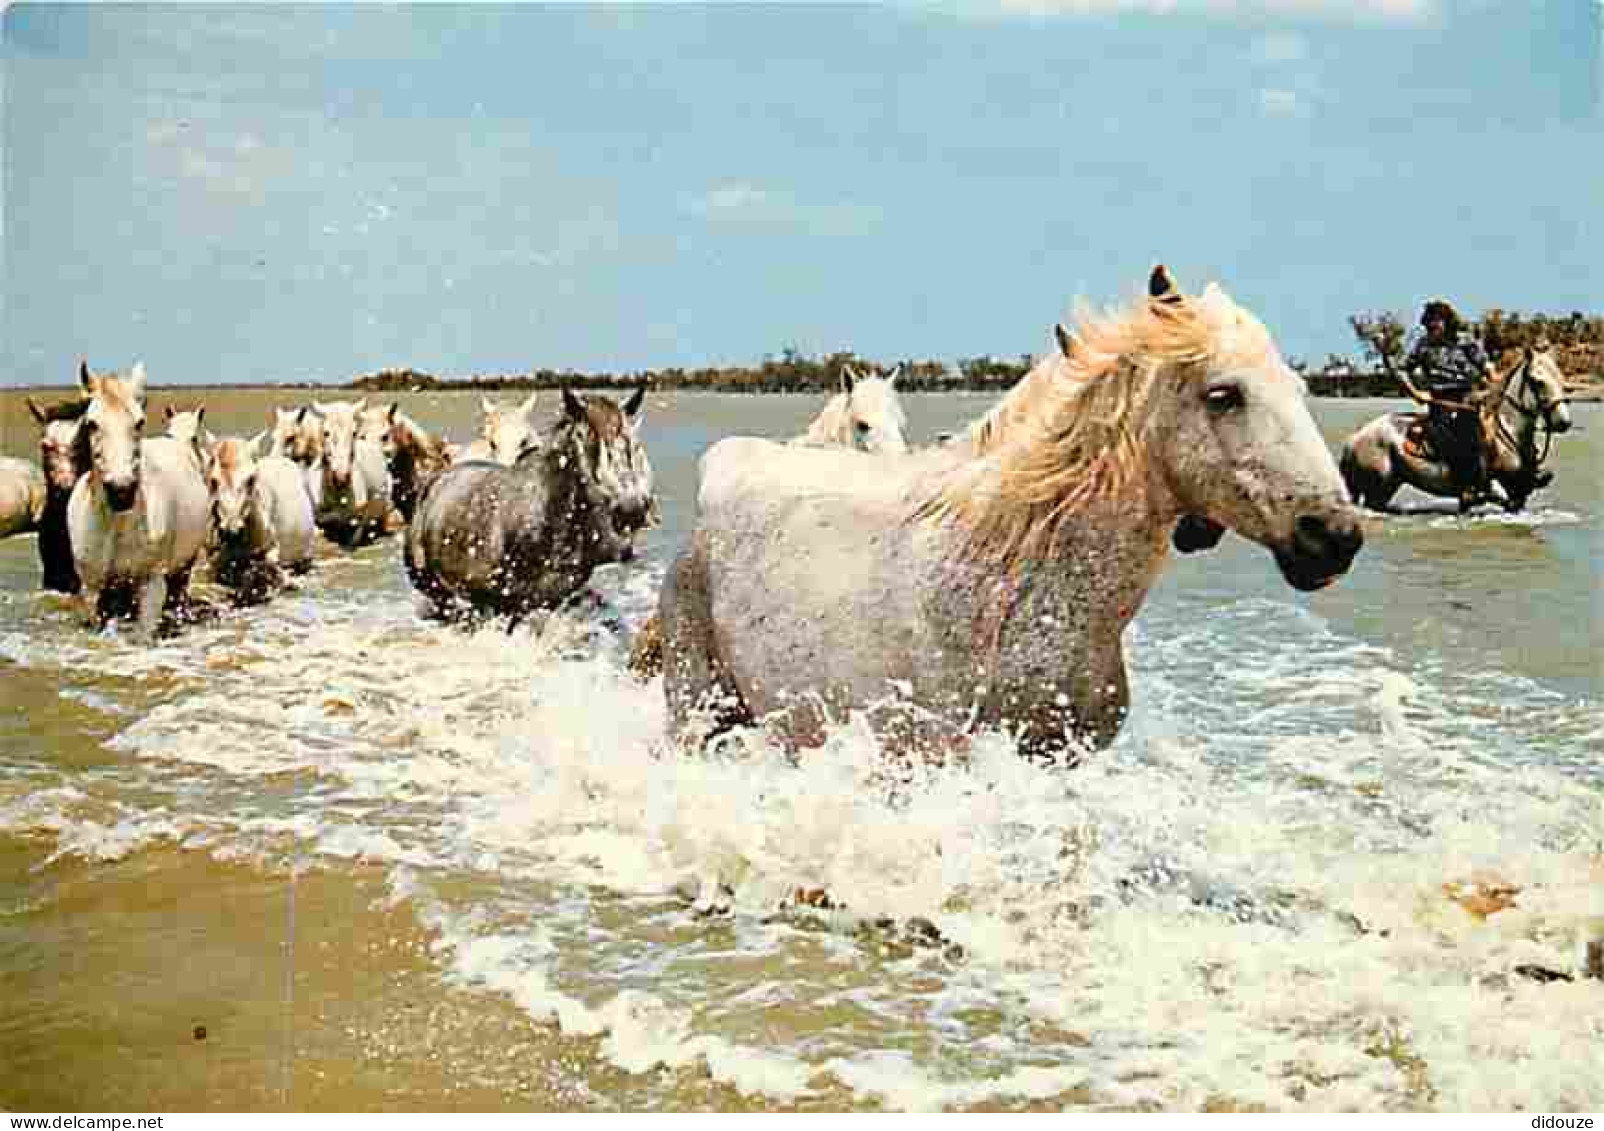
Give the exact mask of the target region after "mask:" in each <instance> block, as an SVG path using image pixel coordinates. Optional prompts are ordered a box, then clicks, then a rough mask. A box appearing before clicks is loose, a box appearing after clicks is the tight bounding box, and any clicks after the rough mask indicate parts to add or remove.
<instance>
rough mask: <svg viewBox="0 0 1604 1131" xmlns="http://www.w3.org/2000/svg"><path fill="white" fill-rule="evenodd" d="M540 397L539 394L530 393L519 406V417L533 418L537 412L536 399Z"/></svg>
mask: <svg viewBox="0 0 1604 1131" xmlns="http://www.w3.org/2000/svg"><path fill="white" fill-rule="evenodd" d="M538 395H539V394H537V393H530V394H529V395H528V396H527V397H525V398H524V403H523V404H521V405H519V406H518V415H519V416H531V415H533V414H534V411H535V398H536V397H537V396H538Z"/></svg>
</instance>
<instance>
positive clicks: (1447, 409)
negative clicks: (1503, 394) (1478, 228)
mask: <svg viewBox="0 0 1604 1131" xmlns="http://www.w3.org/2000/svg"><path fill="white" fill-rule="evenodd" d="M1420 324H1421V326H1422V327H1424V328H1425V333H1424V334H1422V335H1421V336H1420V337H1419V338H1418V339H1417V340H1416V342H1415V344H1414V346H1413V348H1411V349H1410V351H1409V353H1408V355H1407V356H1406V357H1405V358H1404V365H1403V371H1402V372H1401V373H1400V374H1399V375H1398V376H1399V379H1400V380H1401V381H1402V383H1403V386H1404V388H1405V389H1407V390H1408V392H1409V395H1410V396H1411V397H1413V398H1414V399H1415V400H1417V401H1420V402H1421V403H1422V404H1424V405H1426V408H1427V426H1428V429H1429V434H1430V437H1431V443H1432V445H1433V446H1434V447H1435V448H1436V449H1437V450H1438V452H1439V453H1441V455H1442V458H1443V460H1444V461H1445V462H1446V463H1447V464H1448V467H1449V470H1450V471H1451V472H1452V474H1453V477H1454V481H1455V485H1456V486H1457V487H1458V488H1459V499H1460V505H1461V506H1462V507H1469V506H1472V505H1474V504H1475V503H1476V502H1478V501H1480V500H1481V499H1484V498H1486V497H1488V496H1489V495H1490V494H1491V488H1492V485H1491V482H1490V481H1489V479H1488V475H1487V460H1486V455H1485V453H1484V452H1483V450H1482V442H1483V441H1482V422H1481V403H1482V401H1484V400H1485V399H1486V395H1487V392H1488V386H1489V384H1490V378H1491V377H1492V375H1493V373H1492V366H1491V364H1490V363H1489V361H1488V359H1487V354H1486V352H1485V351H1484V350H1483V349H1482V348H1481V344H1480V343H1479V342H1477V341H1476V339H1475V337H1474V336H1472V335H1471V333H1470V332H1469V330H1468V328H1467V327H1466V325H1465V320H1464V319H1463V318H1461V317H1460V316H1459V312H1458V311H1456V310H1455V309H1454V308H1453V306H1452V305H1451V304H1450V303H1448V302H1447V301H1445V300H1443V299H1432V300H1431V301H1430V302H1428V303H1427V304H1426V306H1425V309H1424V310H1423V311H1422V312H1421V315H1420Z"/></svg>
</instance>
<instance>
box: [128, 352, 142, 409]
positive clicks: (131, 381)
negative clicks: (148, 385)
mask: <svg viewBox="0 0 1604 1131" xmlns="http://www.w3.org/2000/svg"><path fill="white" fill-rule="evenodd" d="M128 387H129V389H130V390H132V391H133V394H134V399H135V400H141V401H142V400H144V399H145V363H144V362H143V361H136V362H134V367H133V369H131V370H129V371H128Z"/></svg>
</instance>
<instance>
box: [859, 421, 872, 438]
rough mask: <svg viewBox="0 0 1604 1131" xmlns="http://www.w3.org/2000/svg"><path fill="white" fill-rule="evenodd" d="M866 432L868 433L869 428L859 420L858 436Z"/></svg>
mask: <svg viewBox="0 0 1604 1131" xmlns="http://www.w3.org/2000/svg"><path fill="white" fill-rule="evenodd" d="M868 431H869V426H868V425H867V424H865V423H864V422H863V421H861V420H860V421H858V432H859V434H860V435H861V434H864V433H867V432H868Z"/></svg>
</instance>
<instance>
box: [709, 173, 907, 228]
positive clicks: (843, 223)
mask: <svg viewBox="0 0 1604 1131" xmlns="http://www.w3.org/2000/svg"><path fill="white" fill-rule="evenodd" d="M683 204H684V207H685V209H686V210H687V211H689V212H692V213H695V214H696V215H698V216H701V217H704V218H705V219H707V220H709V221H717V222H721V223H726V224H731V225H745V226H748V227H769V228H806V229H808V230H809V231H812V232H814V233H815V234H818V235H862V234H864V233H865V232H868V231H871V230H873V229H874V227H875V226H876V225H877V224H879V222H880V210H879V209H878V208H876V207H874V206H872V205H864V204H849V203H833V204H831V203H815V202H812V201H805V200H799V199H797V198H796V196H795V195H793V194H792V193H789V192H786V191H784V190H781V189H769V188H758V187H757V186H755V185H750V184H747V183H745V182H734V183H731V184H724V185H718V186H716V187H714V188H711V189H709V190H708V191H706V192H704V193H702V194H701V195H699V196H695V197H690V198H687V199H686V200H685V201H684V202H683Z"/></svg>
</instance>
